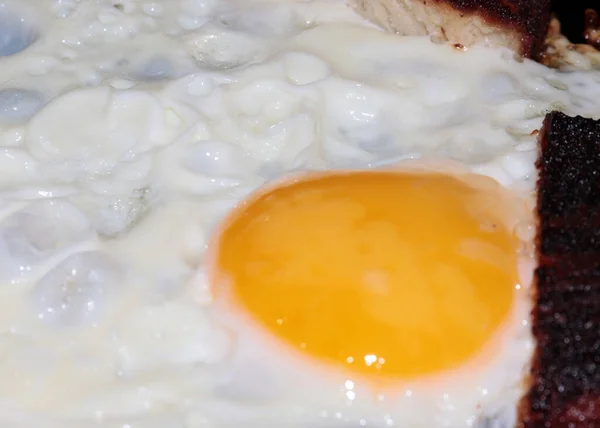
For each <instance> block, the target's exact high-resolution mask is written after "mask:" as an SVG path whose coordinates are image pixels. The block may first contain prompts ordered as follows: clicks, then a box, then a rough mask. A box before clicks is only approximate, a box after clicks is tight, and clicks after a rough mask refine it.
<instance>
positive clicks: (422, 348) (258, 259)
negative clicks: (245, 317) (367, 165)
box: [211, 171, 517, 378]
mask: <svg viewBox="0 0 600 428" xmlns="http://www.w3.org/2000/svg"><path fill="white" fill-rule="evenodd" d="M498 189H499V186H498V188H496V192H494V191H491V190H490V189H489V186H488V188H487V189H485V191H484V190H482V189H480V188H478V187H477V186H473V185H470V184H469V182H467V181H465V180H462V179H459V178H457V177H453V176H448V175H443V174H436V173H432V174H419V173H416V174H414V173H398V172H385V171H379V172H374V171H364V172H354V173H348V172H345V173H331V174H326V175H319V176H312V177H311V176H308V177H307V178H304V179H301V180H299V181H296V182H293V183H291V184H286V185H283V186H281V187H278V188H275V189H272V190H269V191H266V192H263V193H261V194H259V195H257V196H256V197H254V198H252V199H251V200H249V201H248V202H247V203H245V204H243V205H242V206H241V207H240V208H239V209H237V210H235V211H234V212H233V214H232V215H231V216H230V218H229V219H228V221H226V222H225V224H224V228H223V229H222V232H221V234H220V235H219V236H218V237H217V238H216V241H215V253H214V262H213V265H212V267H211V269H212V272H213V274H212V275H211V279H212V281H213V285H214V286H215V287H216V288H217V289H218V288H219V286H221V285H223V286H224V285H225V284H227V285H228V286H229V287H231V288H230V290H231V292H232V296H233V299H234V301H235V302H236V303H237V304H238V305H239V306H240V307H242V308H244V310H245V311H246V312H247V313H248V314H250V315H251V316H252V317H253V318H254V319H255V320H256V321H258V322H259V323H260V324H262V325H263V326H264V327H265V328H266V329H267V330H268V331H270V332H271V333H272V335H273V336H274V337H277V338H279V340H280V341H283V342H284V343H287V344H288V345H290V346H291V347H293V348H295V349H297V350H298V352H301V353H304V354H305V355H308V356H311V357H315V358H318V359H319V360H320V361H322V362H329V363H337V364H339V365H343V366H344V367H345V368H347V369H348V370H351V371H354V372H356V373H361V374H369V373H371V374H381V375H384V376H385V377H388V378H389V377H401V378H409V377H414V376H419V375H424V374H432V373H435V372H440V371H443V370H448V369H451V368H454V367H457V366H459V365H460V364H462V363H465V362H466V361H467V360H469V359H470V358H472V357H474V356H475V355H476V354H477V353H478V352H479V351H480V350H481V349H482V347H483V346H484V345H485V344H486V343H487V342H488V341H489V340H490V338H491V336H493V334H494V333H495V332H496V331H497V330H498V328H499V326H500V324H502V323H503V321H504V320H505V319H506V318H507V315H508V313H509V311H510V309H511V305H512V300H513V291H514V286H515V284H516V282H517V254H516V245H515V244H516V240H515V238H514V235H513V233H512V231H511V229H510V228H509V227H507V226H506V225H505V224H503V223H502V209H501V206H500V205H501V204H500V200H501V199H502V198H501V197H499V193H498V192H499V190H498Z"/></svg>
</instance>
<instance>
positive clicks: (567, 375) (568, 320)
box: [521, 112, 600, 428]
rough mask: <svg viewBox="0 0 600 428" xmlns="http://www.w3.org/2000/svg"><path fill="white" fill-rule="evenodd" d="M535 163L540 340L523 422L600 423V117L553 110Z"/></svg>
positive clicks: (538, 425)
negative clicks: (599, 119) (568, 114)
mask: <svg viewBox="0 0 600 428" xmlns="http://www.w3.org/2000/svg"><path fill="white" fill-rule="evenodd" d="M537 167H538V171H539V179H538V193H537V214H538V220H539V224H538V235H537V251H538V268H537V270H536V272H535V280H536V283H537V284H536V285H537V287H536V289H537V295H536V296H535V302H534V303H535V304H534V309H533V313H532V332H533V335H534V337H535V339H536V343H537V348H536V352H535V356H534V360H533V364H532V372H531V386H530V389H529V392H528V393H527V394H526V396H525V397H524V399H523V402H522V406H521V427H522V428H563V427H565V428H567V427H568V428H594V427H599V428H600V121H595V120H593V119H586V118H583V117H569V116H566V115H564V114H562V113H558V112H552V113H550V114H548V115H547V116H546V119H545V121H544V126H543V128H542V132H541V133H540V152H539V158H538V162H537Z"/></svg>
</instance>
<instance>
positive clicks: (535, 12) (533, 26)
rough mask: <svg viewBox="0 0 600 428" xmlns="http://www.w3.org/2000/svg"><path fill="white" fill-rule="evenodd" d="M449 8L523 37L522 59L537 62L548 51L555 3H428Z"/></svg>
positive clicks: (496, 0) (544, 0)
mask: <svg viewBox="0 0 600 428" xmlns="http://www.w3.org/2000/svg"><path fill="white" fill-rule="evenodd" d="M427 1H430V2H432V3H439V4H446V5H448V6H450V7H452V8H454V9H455V10H456V11H458V12H460V13H461V14H463V13H464V14H475V15H477V16H480V17H481V18H482V19H483V20H484V21H485V22H487V23H488V24H490V25H493V26H496V27H498V28H501V29H509V30H513V31H516V32H517V33H518V34H519V37H520V41H521V52H519V53H520V54H521V55H523V56H524V57H527V58H537V57H538V56H539V55H541V54H542V53H543V51H544V49H545V45H544V40H545V39H546V34H547V32H548V26H549V24H550V18H551V3H552V0H425V2H427Z"/></svg>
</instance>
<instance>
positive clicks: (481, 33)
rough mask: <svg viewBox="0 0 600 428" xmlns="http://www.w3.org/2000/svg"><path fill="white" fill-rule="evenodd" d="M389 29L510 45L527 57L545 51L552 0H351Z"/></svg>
mask: <svg viewBox="0 0 600 428" xmlns="http://www.w3.org/2000/svg"><path fill="white" fill-rule="evenodd" d="M351 1H352V3H353V7H354V8H355V9H356V11H357V12H358V13H359V14H361V15H362V16H364V17H365V18H367V19H369V20H370V21H372V22H374V23H376V24H378V25H380V26H381V27H383V28H384V29H385V30H388V31H392V32H396V33H398V34H402V35H430V36H431V38H432V39H433V40H434V41H435V42H442V43H443V42H450V43H455V44H458V45H462V46H467V47H468V46H472V45H475V44H488V45H492V46H505V47H508V48H510V49H512V50H514V51H515V52H518V53H520V54H521V55H523V56H524V57H528V58H537V57H538V56H539V55H540V54H541V53H542V51H543V48H544V39H545V37H546V32H547V30H548V24H549V22H550V17H551V12H550V11H551V0H351Z"/></svg>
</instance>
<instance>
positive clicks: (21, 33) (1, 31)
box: [0, 3, 38, 57]
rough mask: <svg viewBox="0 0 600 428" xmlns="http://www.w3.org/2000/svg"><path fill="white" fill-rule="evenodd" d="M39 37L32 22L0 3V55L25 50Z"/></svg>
mask: <svg viewBox="0 0 600 428" xmlns="http://www.w3.org/2000/svg"><path fill="white" fill-rule="evenodd" d="M37 37H38V35H37V33H36V31H35V29H34V28H32V27H31V26H30V23H28V22H27V21H25V20H24V19H22V18H21V17H20V16H18V15H17V14H16V13H15V12H12V11H10V10H9V9H8V7H7V6H6V5H4V4H2V3H0V57H3V56H9V55H14V54H17V53H19V52H21V51H23V50H25V49H26V48H27V47H29V46H30V45H31V44H32V43H33V42H35V41H36V39H37Z"/></svg>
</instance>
